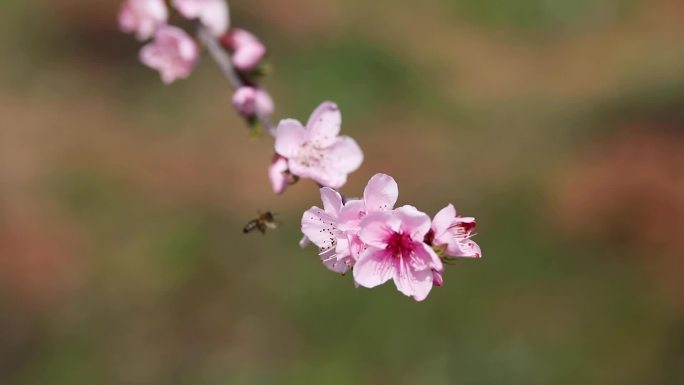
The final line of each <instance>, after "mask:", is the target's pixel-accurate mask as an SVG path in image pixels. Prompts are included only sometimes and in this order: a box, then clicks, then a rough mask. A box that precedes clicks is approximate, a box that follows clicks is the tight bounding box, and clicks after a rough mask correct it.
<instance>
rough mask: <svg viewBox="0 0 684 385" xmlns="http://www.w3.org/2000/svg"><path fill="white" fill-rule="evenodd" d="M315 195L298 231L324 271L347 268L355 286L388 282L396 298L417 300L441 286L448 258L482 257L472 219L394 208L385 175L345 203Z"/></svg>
mask: <svg viewBox="0 0 684 385" xmlns="http://www.w3.org/2000/svg"><path fill="white" fill-rule="evenodd" d="M320 191H321V200H322V202H323V208H319V207H312V208H310V209H309V210H307V211H306V212H304V215H303V216H302V232H303V233H304V235H305V236H306V237H307V238H308V239H309V240H310V241H311V242H312V243H313V244H315V245H316V246H317V247H318V248H319V251H320V253H319V255H320V258H321V261H322V262H323V264H324V265H325V266H326V267H327V268H328V269H330V270H332V271H334V272H336V273H341V274H344V273H346V272H347V271H348V270H350V269H351V270H352V271H353V276H354V282H355V283H356V284H357V285H359V286H363V287H367V288H373V287H376V286H378V285H381V284H383V283H385V282H387V281H389V280H390V279H391V280H393V281H394V284H395V285H396V287H397V290H399V291H400V292H401V293H403V294H404V295H407V296H411V297H413V298H414V299H415V300H417V301H422V300H424V299H425V298H426V297H427V296H428V294H429V293H430V290H432V287H433V286H442V283H443V277H442V273H443V270H444V264H445V263H447V262H449V261H451V258H456V257H465V258H480V257H481V256H482V254H481V251H480V247H479V246H478V245H477V244H476V243H475V242H473V241H472V239H471V237H472V236H473V235H474V233H473V229H474V228H475V218H472V217H461V216H458V215H456V209H455V208H454V206H453V205H451V204H449V205H448V206H446V207H445V208H443V209H442V210H440V211H439V212H438V213H437V214H436V215H435V216H434V218H432V219H430V217H429V216H428V215H427V214H425V213H424V212H421V211H419V210H418V209H416V208H415V207H413V206H408V205H406V206H401V207H398V208H395V207H394V206H395V204H396V202H397V199H398V197H399V189H398V186H397V183H396V181H395V180H394V179H393V178H392V177H390V176H389V175H385V174H376V175H375V176H373V177H372V178H371V179H370V180H369V181H368V184H367V185H366V188H365V190H364V192H363V197H362V198H361V199H348V200H346V201H345V200H344V199H343V197H342V196H341V195H340V193H339V192H337V191H335V190H334V189H332V188H329V187H323V188H321V190H320Z"/></svg>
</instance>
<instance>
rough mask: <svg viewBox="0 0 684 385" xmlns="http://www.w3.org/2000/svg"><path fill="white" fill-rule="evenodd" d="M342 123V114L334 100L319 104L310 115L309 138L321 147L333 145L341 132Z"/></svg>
mask: <svg viewBox="0 0 684 385" xmlns="http://www.w3.org/2000/svg"><path fill="white" fill-rule="evenodd" d="M341 124H342V114H341V113H340V109H339V108H337V104H335V103H333V102H323V103H322V104H321V105H320V106H318V107H317V108H316V109H315V110H314V112H313V113H312V114H311V116H310V117H309V121H308V123H307V124H306V129H307V130H308V132H309V138H310V139H311V140H312V141H313V142H315V143H317V144H318V145H319V146H320V147H327V146H330V145H332V144H333V143H334V142H335V139H336V138H337V135H338V134H339V133H340V126H341Z"/></svg>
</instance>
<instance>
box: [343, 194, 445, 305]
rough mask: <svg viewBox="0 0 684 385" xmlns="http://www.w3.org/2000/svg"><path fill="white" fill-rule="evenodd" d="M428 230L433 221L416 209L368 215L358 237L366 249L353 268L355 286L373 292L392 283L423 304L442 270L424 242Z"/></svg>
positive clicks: (435, 255)
mask: <svg viewBox="0 0 684 385" xmlns="http://www.w3.org/2000/svg"><path fill="white" fill-rule="evenodd" d="M429 230H430V217H429V216H427V214H425V213H422V212H420V211H418V210H417V209H416V208H415V207H413V206H403V207H400V208H398V209H395V210H393V211H384V212H382V211H379V212H372V213H369V214H368V215H366V217H365V218H364V219H363V220H362V221H361V230H360V232H359V236H360V238H361V241H363V242H364V243H365V244H366V246H367V249H366V250H365V251H364V252H363V253H362V254H361V256H360V258H359V260H358V261H357V262H356V265H355V266H354V280H355V281H356V283H358V284H359V285H361V286H364V287H368V288H373V287H376V286H378V285H381V284H383V283H385V282H387V281H389V280H390V279H392V280H394V284H395V285H396V287H397V290H399V291H400V292H402V293H403V294H404V295H406V296H411V297H413V298H414V299H415V300H416V301H422V300H424V299H425V298H426V297H427V295H428V294H429V293H430V290H431V289H432V286H433V284H434V282H435V280H436V278H435V276H434V274H433V270H434V271H438V272H439V271H442V269H443V266H442V261H441V260H440V259H439V256H437V254H436V253H435V252H434V251H433V250H432V248H431V247H430V246H428V245H427V244H425V242H423V240H424V238H425V235H426V234H427V233H428V231H429ZM437 281H438V279H437Z"/></svg>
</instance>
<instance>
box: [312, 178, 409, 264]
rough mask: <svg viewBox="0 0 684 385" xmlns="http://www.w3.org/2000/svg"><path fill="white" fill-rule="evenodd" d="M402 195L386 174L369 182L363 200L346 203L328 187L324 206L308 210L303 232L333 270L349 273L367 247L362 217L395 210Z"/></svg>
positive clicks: (323, 195)
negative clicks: (399, 196) (360, 233)
mask: <svg viewBox="0 0 684 385" xmlns="http://www.w3.org/2000/svg"><path fill="white" fill-rule="evenodd" d="M398 195H399V191H398V188H397V183H396V182H395V181H394V179H393V178H392V177H391V176H389V175H385V174H376V175H374V176H373V177H372V178H371V179H370V180H369V181H368V184H367V185H366V188H365V190H364V193H363V199H351V200H348V201H347V202H346V203H344V204H342V198H341V196H340V194H339V193H337V192H336V191H335V190H333V189H331V188H328V187H324V188H322V189H321V200H322V201H323V209H320V208H318V207H315V206H314V207H312V208H311V209H309V210H307V211H306V212H304V215H303V216H302V232H303V233H304V235H305V237H306V239H309V240H311V241H312V242H313V243H314V244H315V245H316V246H318V247H319V249H320V253H321V255H322V259H323V262H324V264H325V265H326V266H327V267H328V268H329V269H330V270H332V271H335V272H338V273H345V272H346V271H347V269H348V268H350V267H352V266H354V264H355V263H356V260H357V259H358V258H359V256H360V255H361V252H363V251H364V250H365V248H366V245H365V244H364V243H363V242H362V241H361V239H360V238H359V235H358V233H359V229H360V227H359V226H360V223H361V219H362V218H363V217H364V216H365V215H366V214H367V213H368V212H375V211H386V210H391V209H392V208H393V207H394V204H395V203H396V201H397V197H398ZM322 235H326V236H322ZM331 238H332V239H331Z"/></svg>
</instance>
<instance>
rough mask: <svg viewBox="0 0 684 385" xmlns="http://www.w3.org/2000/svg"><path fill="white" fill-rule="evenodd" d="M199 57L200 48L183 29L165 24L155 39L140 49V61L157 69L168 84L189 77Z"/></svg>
mask: <svg viewBox="0 0 684 385" xmlns="http://www.w3.org/2000/svg"><path fill="white" fill-rule="evenodd" d="M198 59H199V48H198V47H197V44H196V43H195V41H194V40H193V39H192V38H191V37H190V36H189V35H188V34H187V33H186V32H185V31H183V30H182V29H180V28H177V27H172V26H163V27H161V28H159V29H158V30H157V32H156V33H155V35H154V41H152V42H150V43H148V44H147V45H146V46H144V47H143V48H142V50H141V51H140V61H142V62H143V64H145V65H146V66H148V67H150V68H153V69H156V70H158V71H159V74H160V75H161V78H162V81H163V82H164V83H166V84H170V83H173V81H174V80H176V79H184V78H187V77H188V76H189V75H190V73H191V72H192V70H193V68H194V67H195V65H196V64H197V60H198Z"/></svg>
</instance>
